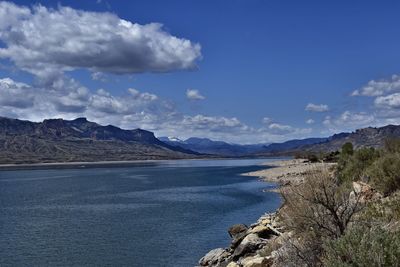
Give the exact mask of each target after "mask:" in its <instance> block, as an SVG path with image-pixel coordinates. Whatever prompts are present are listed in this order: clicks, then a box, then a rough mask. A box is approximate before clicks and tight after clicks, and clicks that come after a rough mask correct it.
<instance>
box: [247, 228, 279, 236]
mask: <svg viewBox="0 0 400 267" xmlns="http://www.w3.org/2000/svg"><path fill="white" fill-rule="evenodd" d="M249 232H250V233H252V234H257V235H258V236H259V237H262V238H267V239H268V238H270V237H271V236H273V235H279V234H278V233H277V231H276V230H275V229H272V228H271V227H269V226H266V225H257V226H256V227H254V228H252V229H250V230H249Z"/></svg>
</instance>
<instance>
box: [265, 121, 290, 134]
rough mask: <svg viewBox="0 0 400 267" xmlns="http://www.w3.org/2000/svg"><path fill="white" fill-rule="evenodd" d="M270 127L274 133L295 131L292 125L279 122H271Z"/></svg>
mask: <svg viewBox="0 0 400 267" xmlns="http://www.w3.org/2000/svg"><path fill="white" fill-rule="evenodd" d="M268 129H269V130H270V132H271V133H273V134H288V133H292V132H293V131H294V129H293V127H292V126H289V125H284V124H279V123H271V124H270V125H269V126H268Z"/></svg>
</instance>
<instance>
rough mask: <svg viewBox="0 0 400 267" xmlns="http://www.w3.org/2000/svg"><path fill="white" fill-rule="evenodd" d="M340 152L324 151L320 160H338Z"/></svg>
mask: <svg viewBox="0 0 400 267" xmlns="http://www.w3.org/2000/svg"><path fill="white" fill-rule="evenodd" d="M339 156H340V152H339V151H333V152H329V153H326V154H324V155H323V156H322V160H323V161H324V162H337V161H338V160H339Z"/></svg>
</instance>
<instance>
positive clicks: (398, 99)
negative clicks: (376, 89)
mask: <svg viewBox="0 0 400 267" xmlns="http://www.w3.org/2000/svg"><path fill="white" fill-rule="evenodd" d="M374 103H375V106H377V107H379V108H384V109H399V108H400V93H394V94H391V95H387V96H379V97H377V98H376V99H375V101H374Z"/></svg>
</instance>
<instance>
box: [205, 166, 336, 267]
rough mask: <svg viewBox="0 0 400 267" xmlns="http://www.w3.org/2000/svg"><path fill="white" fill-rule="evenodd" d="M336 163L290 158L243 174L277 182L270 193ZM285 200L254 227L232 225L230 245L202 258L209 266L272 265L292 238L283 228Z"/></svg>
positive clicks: (245, 266)
mask: <svg viewBox="0 0 400 267" xmlns="http://www.w3.org/2000/svg"><path fill="white" fill-rule="evenodd" d="M334 164H335V163H311V162H308V161H307V160H305V159H288V160H277V161H271V162H266V163H264V164H263V165H264V166H267V167H268V168H265V169H262V170H258V171H254V172H249V173H243V174H241V175H244V176H252V177H258V178H259V180H260V181H264V182H273V183H276V184H277V187H276V188H274V189H267V191H269V192H275V193H280V194H281V193H282V190H284V189H285V188H288V187H291V186H295V185H298V184H300V183H302V182H303V181H304V178H305V175H306V174H307V173H308V172H310V171H312V170H316V169H320V168H328V167H331V166H333V165H334ZM284 206H285V203H284V202H283V203H282V205H281V206H280V207H279V208H278V209H277V210H276V211H274V212H271V213H265V214H262V215H261V216H260V218H259V219H258V220H257V222H255V223H253V224H251V225H250V226H247V225H244V224H240V222H238V223H239V224H235V225H233V226H232V227H230V228H229V230H228V233H229V235H230V236H231V238H232V241H231V245H230V247H228V248H216V249H213V250H211V251H210V252H208V253H207V254H206V255H205V256H204V257H203V258H201V259H200V260H199V266H205V267H255V266H257V267H258V266H272V265H273V261H274V258H275V257H276V253H277V250H278V249H279V247H280V246H281V244H282V243H283V242H284V240H287V239H289V238H290V235H291V234H290V232H287V231H285V229H283V225H282V223H281V222H280V218H279V212H280V211H281V210H282V209H283V208H284Z"/></svg>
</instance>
